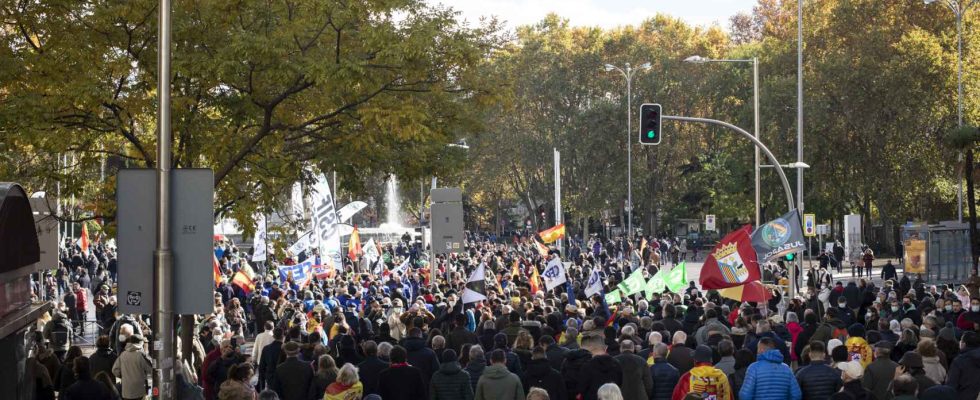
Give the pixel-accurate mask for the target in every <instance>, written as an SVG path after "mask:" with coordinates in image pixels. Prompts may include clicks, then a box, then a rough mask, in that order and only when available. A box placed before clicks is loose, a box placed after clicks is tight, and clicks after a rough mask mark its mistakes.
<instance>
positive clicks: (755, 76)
mask: <svg viewBox="0 0 980 400" xmlns="http://www.w3.org/2000/svg"><path fill="white" fill-rule="evenodd" d="M752 92H753V97H754V99H753V102H754V103H755V104H754V108H755V138H756V140H760V139H761V138H760V137H759V58H758V57H752ZM752 167H753V169H754V170H755V226H756V227H759V226H762V223H761V221H762V216H761V215H760V214H761V213H762V211H761V210H760V209H761V208H762V194H761V186H762V179H761V173H760V171H759V170H760V168H759V148H758V147H756V148H755V162H754V163H753V164H752Z"/></svg>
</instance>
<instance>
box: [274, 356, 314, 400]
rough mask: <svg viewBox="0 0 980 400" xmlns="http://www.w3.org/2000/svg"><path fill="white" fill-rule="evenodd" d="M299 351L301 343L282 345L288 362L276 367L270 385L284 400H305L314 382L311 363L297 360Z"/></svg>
mask: <svg viewBox="0 0 980 400" xmlns="http://www.w3.org/2000/svg"><path fill="white" fill-rule="evenodd" d="M273 344H275V342H273ZM269 346H272V344H270V345H269ZM266 348H268V346H266ZM299 350H300V346H299V343H296V342H286V344H284V345H282V351H283V352H284V353H286V361H284V362H283V363H282V364H280V365H279V366H278V367H276V372H275V374H274V375H273V376H272V383H271V384H270V385H269V387H270V388H271V389H272V390H273V391H275V392H276V393H277V394H279V398H280V399H282V400H305V399H306V396H307V394H308V393H309V391H310V382H312V381H313V368H312V367H311V366H310V364H309V363H307V362H303V361H300V360H299V359H298V358H297V356H298V355H299ZM264 351H265V350H264V349H263V352H264Z"/></svg>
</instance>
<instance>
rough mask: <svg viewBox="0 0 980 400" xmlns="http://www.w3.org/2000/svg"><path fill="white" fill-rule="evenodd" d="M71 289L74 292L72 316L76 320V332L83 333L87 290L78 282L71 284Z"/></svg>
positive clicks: (86, 310)
mask: <svg viewBox="0 0 980 400" xmlns="http://www.w3.org/2000/svg"><path fill="white" fill-rule="evenodd" d="M71 290H72V292H74V293H75V313H76V315H75V316H74V317H72V319H75V320H77V321H78V334H79V335H84V334H85V320H86V319H88V294H87V293H88V292H87V291H86V290H85V288H83V287H82V286H81V285H79V284H78V282H75V283H72V284H71Z"/></svg>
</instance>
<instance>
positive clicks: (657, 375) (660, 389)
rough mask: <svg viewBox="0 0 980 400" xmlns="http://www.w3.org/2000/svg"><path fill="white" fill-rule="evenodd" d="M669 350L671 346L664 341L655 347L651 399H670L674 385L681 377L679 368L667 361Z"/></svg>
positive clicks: (651, 369) (651, 371) (651, 373)
mask: <svg viewBox="0 0 980 400" xmlns="http://www.w3.org/2000/svg"><path fill="white" fill-rule="evenodd" d="M669 351H670V347H668V346H667V345H666V344H664V343H659V344H657V345H656V346H654V347H653V365H652V366H650V375H651V377H652V383H653V385H652V387H651V389H650V400H670V399H671V396H673V393H674V387H675V386H677V381H678V380H680V378H681V374H680V372H679V371H678V370H677V368H674V366H673V365H671V364H670V363H669V362H667V353H668V352H669Z"/></svg>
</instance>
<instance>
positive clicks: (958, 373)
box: [946, 300, 980, 400]
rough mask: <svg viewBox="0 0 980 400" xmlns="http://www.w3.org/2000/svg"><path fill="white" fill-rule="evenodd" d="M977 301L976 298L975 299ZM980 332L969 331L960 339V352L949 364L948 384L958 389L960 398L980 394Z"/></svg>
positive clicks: (963, 398) (958, 397)
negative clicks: (978, 377)
mask: <svg viewBox="0 0 980 400" xmlns="http://www.w3.org/2000/svg"><path fill="white" fill-rule="evenodd" d="M973 301H976V300H973ZM978 374H980V334H977V333H976V332H973V331H969V332H965V333H963V337H962V338H961V339H960V354H959V355H958V356H956V358H955V359H953V362H952V363H950V364H949V371H948V372H947V374H946V385H948V386H951V387H952V388H953V389H955V390H956V393H957V397H956V398H957V399H958V400H968V399H969V400H973V399H976V398H977V395H978V394H980V379H977V376H978Z"/></svg>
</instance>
